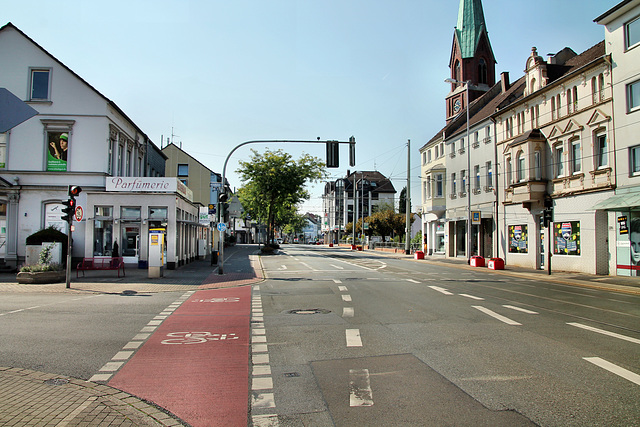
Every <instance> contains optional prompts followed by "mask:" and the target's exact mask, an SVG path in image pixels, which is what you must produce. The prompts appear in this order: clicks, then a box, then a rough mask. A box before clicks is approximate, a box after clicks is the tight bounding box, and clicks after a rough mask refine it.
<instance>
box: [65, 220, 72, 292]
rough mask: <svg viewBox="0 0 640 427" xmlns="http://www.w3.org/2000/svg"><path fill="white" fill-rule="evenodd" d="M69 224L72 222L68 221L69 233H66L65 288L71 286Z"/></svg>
mask: <svg viewBox="0 0 640 427" xmlns="http://www.w3.org/2000/svg"><path fill="white" fill-rule="evenodd" d="M71 224H73V223H72V222H69V233H68V234H67V273H66V281H67V289H69V288H71Z"/></svg>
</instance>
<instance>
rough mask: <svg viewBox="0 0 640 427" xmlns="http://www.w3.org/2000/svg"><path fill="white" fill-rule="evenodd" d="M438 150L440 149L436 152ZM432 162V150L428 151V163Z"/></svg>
mask: <svg viewBox="0 0 640 427" xmlns="http://www.w3.org/2000/svg"><path fill="white" fill-rule="evenodd" d="M437 149H438V147H436V150H437ZM436 157H437V156H436ZM430 162H431V150H429V151H427V163H430Z"/></svg>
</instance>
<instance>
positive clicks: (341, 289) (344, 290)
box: [338, 286, 348, 292]
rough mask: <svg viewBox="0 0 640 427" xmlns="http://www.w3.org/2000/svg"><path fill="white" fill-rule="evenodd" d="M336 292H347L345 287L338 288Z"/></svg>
mask: <svg viewBox="0 0 640 427" xmlns="http://www.w3.org/2000/svg"><path fill="white" fill-rule="evenodd" d="M338 290H339V291H340V292H347V290H348V289H347V287H346V286H338Z"/></svg>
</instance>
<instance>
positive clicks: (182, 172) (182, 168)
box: [178, 164, 189, 176]
mask: <svg viewBox="0 0 640 427" xmlns="http://www.w3.org/2000/svg"><path fill="white" fill-rule="evenodd" d="M178 176H189V165H185V164H179V165H178Z"/></svg>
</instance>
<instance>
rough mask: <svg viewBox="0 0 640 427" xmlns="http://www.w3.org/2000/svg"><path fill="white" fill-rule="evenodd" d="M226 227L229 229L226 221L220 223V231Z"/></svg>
mask: <svg viewBox="0 0 640 427" xmlns="http://www.w3.org/2000/svg"><path fill="white" fill-rule="evenodd" d="M226 229H227V224H225V223H224V222H219V223H218V231H224V230H226Z"/></svg>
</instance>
